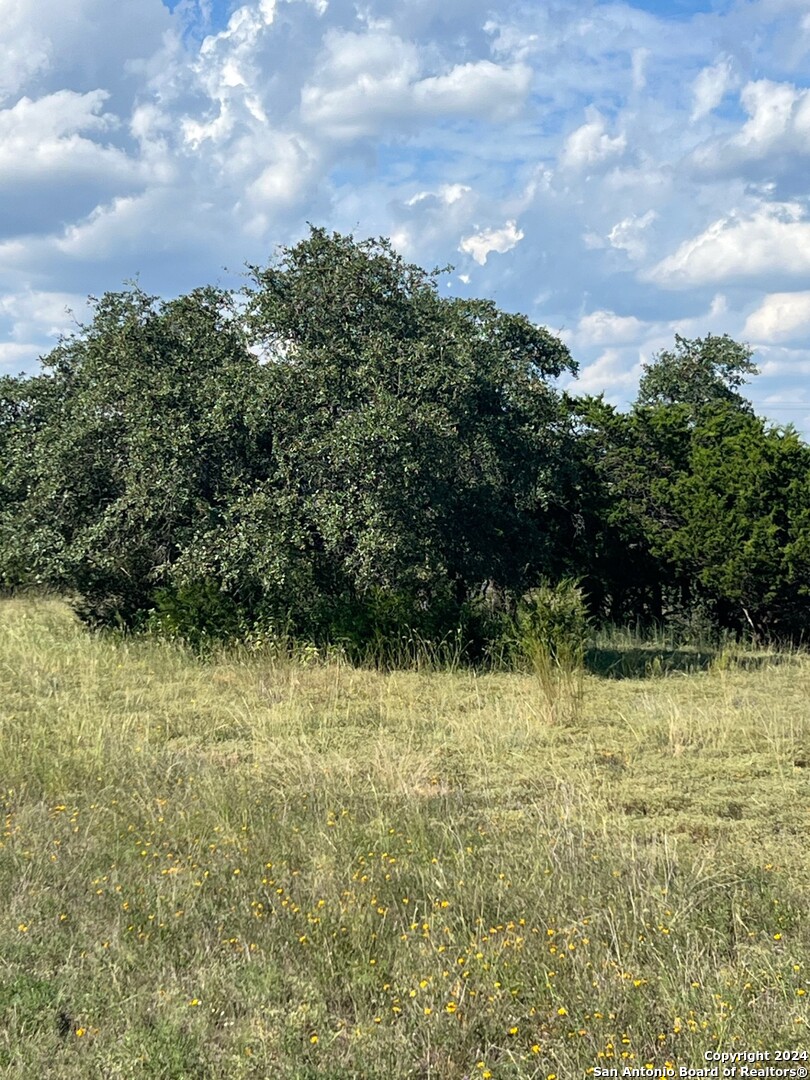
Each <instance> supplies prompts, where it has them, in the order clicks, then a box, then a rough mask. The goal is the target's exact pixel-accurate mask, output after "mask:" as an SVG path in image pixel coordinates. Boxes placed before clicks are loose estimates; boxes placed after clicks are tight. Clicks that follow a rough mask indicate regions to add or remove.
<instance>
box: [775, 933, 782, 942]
mask: <svg viewBox="0 0 810 1080" xmlns="http://www.w3.org/2000/svg"><path fill="white" fill-rule="evenodd" d="M773 940H774V941H781V940H782V935H781V934H774V935H773Z"/></svg>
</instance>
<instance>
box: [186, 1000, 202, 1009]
mask: <svg viewBox="0 0 810 1080" xmlns="http://www.w3.org/2000/svg"><path fill="white" fill-rule="evenodd" d="M188 1004H189V1008H194V1007H195V1006H197V1005H199V1004H200V999H199V998H192V999H191V1001H190V1002H189V1003H188Z"/></svg>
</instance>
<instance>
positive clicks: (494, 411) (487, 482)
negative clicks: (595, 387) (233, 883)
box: [0, 229, 810, 640]
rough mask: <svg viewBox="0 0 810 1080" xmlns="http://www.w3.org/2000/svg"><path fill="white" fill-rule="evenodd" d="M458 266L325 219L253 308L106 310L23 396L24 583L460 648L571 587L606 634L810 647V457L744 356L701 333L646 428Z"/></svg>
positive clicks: (170, 608)
mask: <svg viewBox="0 0 810 1080" xmlns="http://www.w3.org/2000/svg"><path fill="white" fill-rule="evenodd" d="M438 274H439V271H426V270H424V269H422V268H420V267H418V266H415V265H412V264H410V263H407V262H405V261H404V260H403V259H402V258H401V257H400V256H399V255H398V254H397V253H396V251H395V250H394V249H393V247H392V246H391V244H390V243H389V242H388V241H386V240H365V241H356V240H355V239H354V238H353V237H351V236H342V235H340V234H337V233H327V232H326V231H325V230H322V229H312V230H311V231H310V234H309V235H308V236H307V237H306V238H305V239H304V240H303V241H301V242H300V243H298V244H296V245H294V246H292V247H287V248H283V249H281V250H280V252H279V254H278V256H277V257H276V258H275V259H273V260H272V261H271V262H269V263H268V264H267V265H266V266H252V267H250V268H249V279H248V284H247V285H246V287H245V289H244V290H243V291H242V292H241V293H240V294H233V293H231V292H229V291H226V290H222V289H217V288H213V287H204V288H200V289H196V290H194V291H193V292H191V293H189V294H187V295H185V296H181V297H179V298H177V299H173V300H168V301H165V300H161V299H160V298H158V297H152V296H148V295H146V294H145V293H144V292H143V291H142V290H141V289H140V288H139V287H138V286H136V285H131V286H129V287H128V288H126V289H124V290H123V291H119V292H112V293H107V294H105V295H104V296H103V297H102V298H101V299H100V300H98V301H96V302H95V303H94V307H93V314H92V319H91V321H90V322H89V323H88V324H87V325H85V326H81V327H79V328H78V329H77V331H76V332H75V333H74V334H72V335H71V336H69V337H67V338H65V339H63V340H62V341H60V343H59V344H58V345H57V347H56V348H55V349H54V350H53V351H52V352H51V353H50V354H48V355H47V356H45V357H44V358H43V362H42V370H41V372H40V373H39V374H37V375H34V376H20V377H18V378H8V377H7V378H4V379H2V380H0V580H2V581H3V582H4V583H5V584H6V585H7V586H17V585H24V584H37V585H45V586H48V587H50V588H54V589H59V590H61V591H63V592H67V593H69V594H71V595H73V596H75V598H76V601H77V603H78V604H79V605H80V606H81V608H82V610H84V611H85V612H86V614H87V615H88V617H91V618H93V619H96V620H101V621H110V620H118V621H120V622H122V623H123V624H125V625H135V626H137V625H141V624H143V623H144V622H145V621H149V620H152V621H154V619H155V617H156V616H157V617H158V621H159V620H160V618H164V619H165V620H168V621H169V622H170V623H172V625H175V626H177V627H179V628H180V629H183V628H184V627H185V629H186V630H188V627H189V624H190V623H194V622H195V621H196V623H197V624H198V626H201V627H202V628H203V629H204V630H205V631H206V632H211V633H222V634H240V633H245V632H248V631H250V629H251V628H255V627H261V626H265V627H276V628H277V627H280V626H285V627H287V628H289V629H291V631H292V632H293V633H296V634H302V635H306V636H308V637H310V638H318V639H323V640H329V639H333V638H335V637H341V636H343V637H346V636H347V635H348V636H352V635H354V636H358V635H359V636H360V637H362V635H363V634H371V633H378V632H380V630H381V627H382V629H383V631H385V630H386V628H389V627H390V626H392V625H394V624H397V625H399V626H405V625H410V626H415V625H419V626H420V627H421V628H422V631H423V632H424V633H426V634H431V635H441V634H442V633H445V632H446V631H447V629H448V628H449V627H451V626H452V625H454V624H455V623H457V622H458V620H459V619H461V618H463V617H466V616H465V615H464V613H465V612H466V613H467V616H469V613H470V612H471V611H472V610H473V609H474V608H475V606H476V603H478V600H480V597H481V596H482V595H484V594H486V595H488V596H490V597H492V596H501V597H505V598H507V602H508V598H509V597H511V598H512V601H514V599H515V598H519V597H520V596H521V595H522V594H523V593H525V592H527V591H528V590H530V589H532V588H533V587H534V586H536V585H537V584H538V583H539V582H540V581H541V580H543V579H549V580H554V579H558V578H561V577H566V576H567V577H571V576H573V577H576V578H578V579H580V580H581V581H582V583H583V587H584V588H585V592H586V594H587V597H588V600H589V603H590V606H591V610H592V613H593V614H594V616H596V617H598V618H602V619H614V620H626V619H639V618H640V619H661V618H666V617H667V616H668V615H671V614H672V613H673V612H677V611H681V612H683V611H686V610H688V609H690V608H692V607H694V606H695V605H703V607H704V608H707V609H709V610H710V611H711V614H712V618H714V620H715V622H716V624H717V625H718V626H720V625H723V626H729V627H732V628H735V627H736V628H741V627H742V628H744V627H746V626H749V627H753V628H755V629H756V630H757V632H759V633H779V634H789V635H794V636H795V635H797V634H801V632H802V629H803V627H804V626H805V624H806V619H807V615H808V611H810V487H809V484H810V481H809V480H808V477H810V457H808V455H810V448H808V447H807V445H806V444H805V443H803V442H802V441H801V439H799V437H798V436H797V435H796V433H795V432H792V431H790V430H788V431H780V430H777V429H772V428H769V427H767V425H765V423H764V422H763V421H761V420H760V419H758V418H757V417H756V416H755V415H754V412H753V409H752V408H751V406H750V404H749V403H748V402H747V401H746V400H745V399H744V398H743V397H742V395H741V394H740V388H741V387H742V386H743V384H744V381H745V379H746V378H747V377H748V376H750V375H753V374H755V372H756V368H755V367H754V365H753V363H752V360H751V356H752V354H751V351H750V349H748V348H747V346H745V345H741V344H738V343H737V342H734V341H732V340H731V339H730V338H728V337H727V336H723V337H715V336H711V335H709V336H707V337H705V338H703V339H695V340H687V339H685V338H682V337H676V340H675V347H674V349H673V350H672V351H664V352H662V353H660V354H659V355H658V356H657V357H655V358H653V361H652V362H651V363H650V364H648V365H647V366H646V367H645V370H644V375H643V377H642V379H641V384H640V387H639V394H638V400H637V402H636V403H635V405H634V406H633V408H632V409H631V410H630V411H629V412H625V413H623V412H619V411H618V410H617V409H615V408H613V407H612V406H610V405H608V404H606V403H605V401H604V400H603V399H601V398H577V397H575V396H572V395H571V394H570V393H569V394H564V393H561V392H560V391H559V390H558V389H557V388H556V385H555V381H554V380H555V379H556V377H558V376H560V375H562V374H565V373H568V374H575V373H576V363H575V361H574V359H573V358H572V356H571V355H570V353H569V351H568V349H567V348H566V346H565V345H564V344H563V343H562V342H561V341H560V340H559V338H557V337H556V336H555V335H553V334H552V333H550V332H549V331H548V330H547V329H545V328H543V327H539V326H536V325H534V324H533V323H532V322H531V321H530V320H529V319H527V318H526V317H525V316H523V315H518V314H513V313H509V312H504V311H502V310H500V309H499V308H498V307H497V306H496V305H495V304H494V303H493V302H492V301H488V300H458V299H449V298H446V297H444V296H442V295H440V293H439V289H438V286H437V281H438ZM479 607H480V605H479Z"/></svg>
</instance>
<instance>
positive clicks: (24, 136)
mask: <svg viewBox="0 0 810 1080" xmlns="http://www.w3.org/2000/svg"><path fill="white" fill-rule="evenodd" d="M107 97H108V94H107V93H106V92H105V91H104V90H93V91H91V92H89V93H87V94H77V93H74V92H73V91H72V90H59V91H57V92H56V93H53V94H48V95H47V96H46V97H43V98H39V99H38V100H37V101H32V100H31V99H30V98H27V97H22V98H20V100H19V101H17V102H16V104H15V105H13V106H12V107H11V108H9V109H2V110H0V190H2V189H3V188H8V187H9V186H11V185H12V184H19V183H21V182H23V183H28V182H30V181H31V180H32V179H34V178H40V177H44V178H45V179H47V180H50V181H51V182H52V183H58V184H62V185H63V184H64V183H65V181H66V179H68V178H71V179H75V178H76V177H77V176H78V177H81V176H84V177H85V178H86V179H91V180H93V181H97V180H98V176H99V173H103V174H107V175H109V176H111V177H112V178H116V179H117V180H118V181H119V182H121V181H123V182H126V181H128V180H132V179H134V178H135V176H136V173H137V167H136V165H135V163H134V162H133V161H131V160H130V159H129V158H127V156H126V154H124V153H123V152H122V151H120V150H117V149H115V148H113V147H110V146H104V145H101V144H99V143H98V142H96V141H95V140H94V139H93V138H86V137H85V136H84V135H83V134H81V133H82V132H84V133H104V132H106V131H109V130H110V129H112V128H114V127H115V126H116V118H115V117H114V116H111V115H110V114H109V113H108V114H104V113H103V112H102V109H103V107H104V103H105V101H106V100H107Z"/></svg>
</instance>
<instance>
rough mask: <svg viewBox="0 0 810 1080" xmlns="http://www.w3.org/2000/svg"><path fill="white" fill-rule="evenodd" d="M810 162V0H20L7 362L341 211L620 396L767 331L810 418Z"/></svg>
mask: <svg viewBox="0 0 810 1080" xmlns="http://www.w3.org/2000/svg"><path fill="white" fill-rule="evenodd" d="M809 166H810V5H808V2H807V0H669V2H663V3H659V2H655V0H636V2H635V3H622V2H611V3H608V2H598V0H590V2H588V0H585V2H583V0H579V2H573V0H552V2H549V3H536V2H534V3H527V2H525V0H517V2H510V0H500V2H499V3H498V4H493V3H490V2H486V0H442V3H440V4H437V3H436V2H435V0H408V2H407V3H403V2H402V0H396V2H395V0H248V2H246V3H239V2H229V0H177V2H175V0H171V2H166V3H163V2H161V0H116V3H114V4H111V3H109V2H108V0H73V2H72V3H71V4H70V5H64V4H63V3H59V2H57V0H9V2H8V3H6V4H4V5H3V48H2V50H0V369H2V370H4V371H10V372H16V371H19V370H22V369H25V370H34V369H35V368H36V358H37V357H38V356H39V355H41V354H42V353H43V352H46V351H47V350H48V349H49V348H50V347H51V345H52V344H53V342H54V341H55V339H56V336H57V335H58V334H59V333H60V331H64V330H69V329H70V326H71V317H70V316H69V315H67V314H66V309H67V308H71V309H72V310H73V312H74V313H75V315H76V316H77V317H79V318H80V317H81V316H82V314H83V312H84V298H85V297H86V295H87V294H94V295H98V294H99V293H101V292H103V291H104V290H107V289H116V288H118V287H120V285H121V283H122V282H123V281H124V280H126V279H130V278H132V277H134V276H135V275H139V278H140V281H141V284H142V285H143V287H144V288H145V289H147V290H148V291H152V292H155V293H159V294H161V295H165V296H169V295H176V294H178V293H180V292H182V291H184V290H187V289H189V288H192V287H194V286H195V285H198V284H202V283H205V282H214V281H219V282H221V283H223V284H236V283H238V280H239V273H240V270H241V268H242V266H243V265H244V263H245V262H246V261H249V262H263V261H265V260H266V259H267V258H268V257H270V256H271V254H272V253H273V251H274V250H275V249H276V247H277V245H279V244H285V243H292V242H295V240H297V239H298V238H300V237H301V236H302V235H303V233H304V232H305V230H306V222H307V221H311V222H313V223H315V224H320V225H325V226H327V227H329V228H335V229H339V230H341V231H351V232H354V233H355V235H357V236H367V235H385V236H390V237H391V238H392V239H393V241H394V243H395V244H396V246H397V247H398V248H399V250H400V251H401V252H402V254H403V255H405V256H406V257H408V258H410V259H412V260H413V261H416V262H419V263H421V264H423V265H430V266H433V265H445V264H448V263H451V264H453V265H454V267H455V269H454V271H453V272H452V273H451V274H448V275H447V277H446V278H445V279H444V280H443V281H442V288H443V289H444V290H446V292H447V294H448V295H459V296H485V297H492V298H494V299H495V300H496V301H497V302H498V303H499V304H500V305H501V306H502V307H504V308H508V309H511V310H518V311H523V312H525V313H526V314H528V315H529V316H530V317H531V318H532V319H534V320H535V321H537V322H539V323H543V324H545V325H548V326H549V327H550V328H551V329H552V330H555V331H557V332H559V333H561V335H562V336H563V337H564V339H565V340H566V342H567V343H568V344H569V346H570V348H571V350H572V352H573V354H574V356H575V357H576V358H577V360H578V361H579V363H580V368H581V373H580V379H579V383H578V385H579V387H580V389H581V390H582V391H583V392H585V391H587V392H599V391H604V392H605V394H606V395H607V396H608V398H609V399H610V400H612V401H614V402H616V403H617V404H624V403H626V402H627V401H629V400H632V398H633V396H634V394H635V390H636V387H637V383H638V377H639V373H640V365H641V364H642V363H643V362H644V361H647V360H649V359H650V358H651V357H652V356H653V355H654V354H655V353H656V352H657V351H658V350H660V349H662V348H666V347H668V346H670V345H671V344H672V342H673V340H674V336H675V334H676V333H679V334H683V335H685V336H687V337H692V336H703V335H704V334H707V333H729V334H731V335H732V336H733V337H736V338H738V339H739V340H745V341H748V342H750V344H751V345H752V346H753V347H754V348H755V350H756V356H757V359H758V361H759V363H760V366H761V368H762V375H761V376H760V377H759V378H758V379H757V380H756V381H755V383H754V384H752V386H751V388H750V395H751V397H752V399H753V400H754V402H755V404H756V405H757V408H758V409H759V410H760V411H761V412H763V413H764V414H765V415H768V416H769V417H771V418H772V419H773V420H774V421H775V422H778V423H788V422H792V423H794V424H796V426H798V427H799V428H800V429H801V430H802V431H803V432H805V433H806V434H810V190H808V188H809V187H810V185H808V180H807V177H808V175H810V168H809Z"/></svg>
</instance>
